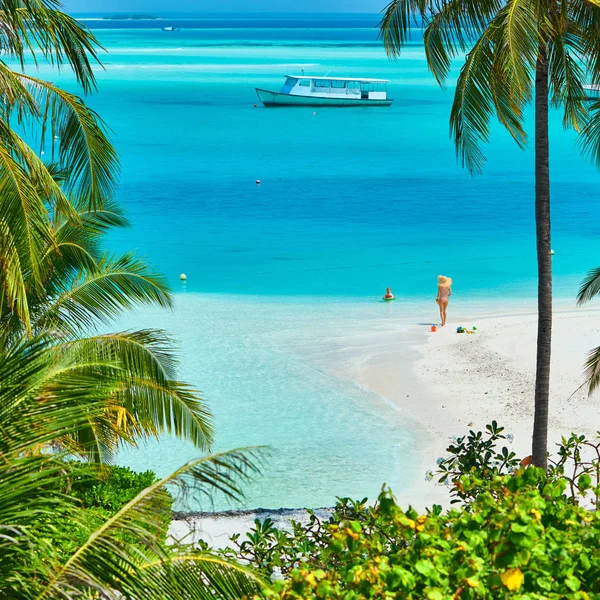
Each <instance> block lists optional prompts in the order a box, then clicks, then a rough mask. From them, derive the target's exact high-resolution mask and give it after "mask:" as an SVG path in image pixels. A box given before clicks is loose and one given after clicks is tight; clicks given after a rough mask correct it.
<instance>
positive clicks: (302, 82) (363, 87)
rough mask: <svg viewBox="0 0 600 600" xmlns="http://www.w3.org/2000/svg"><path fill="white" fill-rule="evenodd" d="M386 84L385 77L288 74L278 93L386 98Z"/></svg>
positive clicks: (349, 97)
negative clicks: (353, 77)
mask: <svg viewBox="0 0 600 600" xmlns="http://www.w3.org/2000/svg"><path fill="white" fill-rule="evenodd" d="M387 84H388V81H387V80H386V79H352V78H341V77H310V76H308V75H288V76H286V79H285V83H284V84H283V87H282V88H281V90H280V93H281V94H288V95H291V96H309V97H310V96H313V97H314V96H319V97H323V98H332V99H333V98H346V99H357V100H359V99H360V100H386V99H387Z"/></svg>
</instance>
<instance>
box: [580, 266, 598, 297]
mask: <svg viewBox="0 0 600 600" xmlns="http://www.w3.org/2000/svg"><path fill="white" fill-rule="evenodd" d="M599 293H600V267H597V268H595V269H592V270H591V271H590V272H589V273H588V274H587V275H586V277H585V279H584V280H583V281H582V282H581V286H580V288H579V292H578V293H577V306H581V305H582V304H585V303H586V302H589V301H590V300H592V299H593V298H595V297H596V296H597V295H598V294H599Z"/></svg>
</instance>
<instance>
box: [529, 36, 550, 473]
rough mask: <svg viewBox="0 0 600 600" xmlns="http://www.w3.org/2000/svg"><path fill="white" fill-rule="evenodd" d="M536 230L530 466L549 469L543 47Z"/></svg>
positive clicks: (539, 80)
mask: <svg viewBox="0 0 600 600" xmlns="http://www.w3.org/2000/svg"><path fill="white" fill-rule="evenodd" d="M535 228H536V242H537V259H538V337H537V367H536V374H535V415H534V420H533V454H532V462H533V464H534V465H535V466H537V467H542V468H543V469H546V468H547V467H548V406H549V396H550V357H551V350H552V256H551V246H550V165H549V140H548V57H547V52H546V48H545V47H544V46H542V47H541V48H540V53H539V57H538V62H537V66H536V74H535Z"/></svg>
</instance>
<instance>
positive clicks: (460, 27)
mask: <svg viewBox="0 0 600 600" xmlns="http://www.w3.org/2000/svg"><path fill="white" fill-rule="evenodd" d="M502 6H503V2H498V1H495V0H488V1H485V0H484V1H483V2H470V1H465V0H443V1H441V2H435V3H431V9H430V12H429V13H428V14H427V15H426V17H425V21H424V22H425V23H426V29H425V33H424V35H423V43H424V45H425V54H426V56H427V65H428V67H429V70H430V71H431V72H432V73H433V75H434V77H435V79H436V81H437V82H438V83H439V84H440V85H443V83H444V81H445V80H446V77H447V76H448V73H449V70H450V65H451V62H452V59H454V58H455V57H456V56H458V54H459V52H467V50H469V48H470V47H471V46H472V44H473V43H474V42H475V41H476V40H477V39H478V38H479V37H480V36H481V35H482V34H483V32H484V31H485V29H486V28H487V27H488V25H489V24H490V21H491V20H492V19H493V18H494V16H495V15H496V14H497V12H498V11H499V10H500V9H501V8H502Z"/></svg>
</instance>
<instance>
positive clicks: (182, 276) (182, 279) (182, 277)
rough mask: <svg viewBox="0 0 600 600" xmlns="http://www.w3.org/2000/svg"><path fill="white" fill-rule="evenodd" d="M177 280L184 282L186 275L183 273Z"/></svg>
mask: <svg viewBox="0 0 600 600" xmlns="http://www.w3.org/2000/svg"><path fill="white" fill-rule="evenodd" d="M179 279H181V281H185V280H186V279H187V275H186V274H185V273H182V274H181V275H180V276H179Z"/></svg>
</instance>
